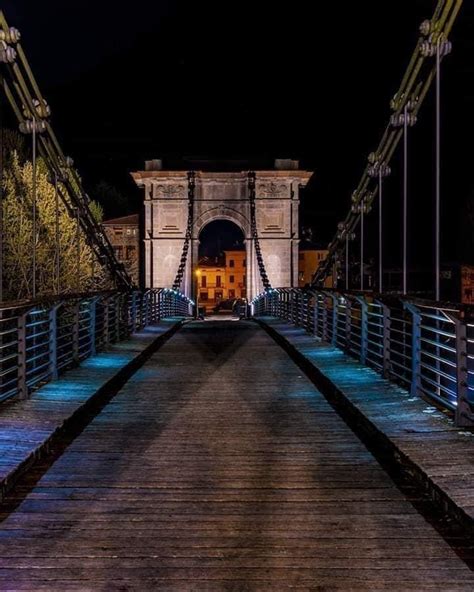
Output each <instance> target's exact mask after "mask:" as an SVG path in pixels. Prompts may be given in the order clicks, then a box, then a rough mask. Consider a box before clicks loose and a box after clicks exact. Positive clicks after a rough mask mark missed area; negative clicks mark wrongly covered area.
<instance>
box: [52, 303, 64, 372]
mask: <svg viewBox="0 0 474 592" xmlns="http://www.w3.org/2000/svg"><path fill="white" fill-rule="evenodd" d="M61 306H62V303H60V304H57V305H56V306H53V307H51V308H50V310H49V371H50V372H51V379H52V380H56V379H57V378H58V310H59V308H60V307H61Z"/></svg>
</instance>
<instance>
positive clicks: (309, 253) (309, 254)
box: [298, 245, 333, 288]
mask: <svg viewBox="0 0 474 592" xmlns="http://www.w3.org/2000/svg"><path fill="white" fill-rule="evenodd" d="M327 256H328V250H327V249H320V248H315V247H311V246H304V245H303V246H300V250H299V254H298V286H299V287H300V288H304V286H306V285H307V284H311V279H312V278H313V275H314V272H315V271H316V269H317V268H318V267H319V265H320V263H322V262H323V261H324V260H325V259H326V257H327ZM324 287H325V288H332V287H333V278H332V276H329V277H328V278H326V281H325V283H324Z"/></svg>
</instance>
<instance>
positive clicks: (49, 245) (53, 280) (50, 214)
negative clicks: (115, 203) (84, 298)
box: [3, 148, 106, 300]
mask: <svg viewBox="0 0 474 592" xmlns="http://www.w3.org/2000/svg"><path fill="white" fill-rule="evenodd" d="M36 187H37V192H36V231H35V235H34V236H33V167H32V164H31V162H29V161H27V160H24V159H23V155H22V152H21V150H17V149H16V148H14V149H13V150H12V151H11V152H10V153H9V154H8V157H7V160H6V163H5V169H4V197H3V218H4V237H3V242H4V259H3V262H4V267H3V277H4V289H5V296H6V298H8V299H12V300H17V299H24V298H25V299H28V298H31V297H32V295H33V246H34V250H35V253H36V266H35V268H36V294H37V296H44V295H49V294H54V293H56V292H57V291H58V287H59V292H60V293H72V292H82V291H88V290H91V289H94V288H97V287H104V282H105V281H106V280H105V274H104V271H103V270H102V269H101V268H100V266H99V265H98V264H96V263H95V261H94V260H95V255H94V253H93V251H92V249H91V248H90V246H89V245H88V244H87V242H86V238H85V236H84V234H83V232H82V231H81V229H80V228H79V229H78V222H77V220H76V219H75V218H74V217H72V216H70V215H69V213H68V210H67V209H66V206H65V205H64V203H63V202H62V201H61V200H59V203H58V212H57V215H56V192H55V188H54V186H53V185H52V184H51V183H50V182H49V180H48V170H47V167H46V165H45V163H44V162H43V161H42V160H41V159H38V161H37V171H36ZM91 205H92V211H93V215H94V217H96V219H97V220H98V221H99V222H100V220H101V217H102V208H101V207H100V206H99V204H96V203H94V202H92V204H91ZM56 221H57V223H58V228H59V233H58V234H59V242H57V240H56V230H57V226H56ZM58 258H59V261H58ZM58 262H59V278H58V273H57V268H58Z"/></svg>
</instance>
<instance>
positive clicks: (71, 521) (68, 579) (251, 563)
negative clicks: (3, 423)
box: [0, 322, 474, 592]
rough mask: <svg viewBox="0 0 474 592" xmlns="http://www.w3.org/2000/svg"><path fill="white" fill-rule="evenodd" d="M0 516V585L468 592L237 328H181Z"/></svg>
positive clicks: (441, 550)
mask: <svg viewBox="0 0 474 592" xmlns="http://www.w3.org/2000/svg"><path fill="white" fill-rule="evenodd" d="M35 479H37V482H35ZM30 488H32V489H31V491H30ZM18 504H19V505H18ZM5 510H6V512H5V513H4V514H3V515H2V516H1V517H2V518H3V521H2V522H1V523H0V590H15V591H20V590H29V591H35V592H36V591H48V592H55V591H61V592H64V591H68V592H75V591H79V590H80V591H81V592H85V591H94V592H95V591H98V590H107V591H109V590H111V591H115V590H117V591H118V590H122V591H123V590H140V591H144V590H150V591H151V590H160V591H162V590H163V591H169V590H180V591H188V590H189V591H191V590H198V591H205V592H217V591H219V592H221V591H227V590H232V591H244V590H245V591H253V590H258V591H260V590H278V591H279V590H286V589H297V590H320V591H322V590H325V591H326V590H327V591H341V592H342V591H344V592H347V591H349V590H350V591H362V590H367V591H369V590H370V591H374V590H377V591H379V590H390V591H392V592H402V591H403V592H407V591H416V592H423V591H425V590H426V591H428V590H439V591H443V592H446V591H447V590H449V591H452V592H456V591H463V592H464V591H465V592H467V591H468V590H469V591H471V590H473V589H474V576H473V575H472V573H471V572H470V570H469V569H468V568H467V566H466V565H465V564H464V563H463V562H462V561H461V560H460V559H459V558H458V557H457V556H456V555H455V553H454V552H453V551H452V549H451V548H450V547H449V546H448V545H447V543H446V542H445V541H444V540H443V539H442V538H441V537H440V536H439V535H438V534H437V533H436V531H435V530H434V529H433V527H432V526H430V525H429V524H428V523H427V522H426V521H425V520H424V518H423V517H422V516H421V515H419V514H418V513H417V511H416V510H415V509H414V507H413V505H412V504H411V503H410V501H408V500H407V499H406V498H405V497H404V496H403V495H402V494H401V493H400V491H399V490H398V489H397V487H396V486H395V484H394V483H393V482H392V481H391V480H390V478H389V477H388V476H387V474H386V473H385V472H384V471H383V469H382V468H381V467H380V465H379V464H378V463H377V462H376V460H375V459H374V458H373V457H372V455H371V454H370V453H369V452H368V451H367V449H366V448H365V447H364V446H363V444H362V443H361V442H360V441H359V440H358V439H357V437H356V436H355V435H354V434H353V433H352V431H351V430H350V429H349V428H348V427H347V426H346V424H345V423H344V422H343V421H342V420H341V419H340V418H339V416H338V415H337V414H336V413H335V412H334V411H333V410H332V408H331V407H330V406H329V404H328V403H327V402H326V400H325V399H324V398H323V396H322V395H321V394H320V393H319V392H318V391H317V390H316V389H315V388H314V386H313V385H312V383H311V382H310V381H309V380H308V379H306V378H305V376H303V375H302V373H301V371H300V370H299V369H298V367H297V366H296V365H295V364H294V363H293V362H292V361H291V360H290V359H289V357H288V355H287V354H286V353H285V352H284V351H283V350H282V349H281V348H280V347H279V346H277V345H276V344H275V343H274V342H273V341H272V339H271V338H270V337H269V336H268V335H267V334H266V333H265V332H264V331H263V330H262V329H260V328H258V327H257V326H255V325H254V324H252V323H250V322H249V323H245V322H226V323H225V322H223V323H218V322H217V323H191V324H189V325H186V326H185V327H184V328H183V329H182V330H181V331H180V332H178V333H177V334H176V335H175V336H174V337H173V338H172V339H171V340H170V341H169V342H168V343H167V344H166V345H164V346H163V347H162V348H161V349H160V350H159V351H158V352H157V353H155V354H153V356H152V357H151V358H150V359H149V361H148V362H146V363H145V365H144V366H143V367H142V368H141V369H140V370H138V371H137V372H136V374H135V375H134V376H133V377H132V378H131V379H130V380H129V381H128V382H127V384H126V385H125V386H124V387H123V388H122V390H121V391H120V392H119V393H118V394H117V395H116V396H115V398H114V399H113V400H112V401H111V402H110V403H109V404H108V405H107V406H106V407H105V408H104V410H103V411H102V412H101V413H100V414H99V415H98V416H97V417H96V418H95V419H94V420H93V421H92V422H91V423H90V424H89V425H88V427H87V428H86V429H85V430H84V431H83V433H82V434H81V435H79V436H78V437H77V438H76V439H75V440H74V442H73V443H72V444H71V445H70V446H69V447H68V448H67V449H66V451H65V452H64V454H63V455H62V456H61V457H60V458H59V459H58V460H57V461H56V462H55V463H54V464H53V466H52V467H50V468H49V469H47V470H46V472H44V471H42V469H41V467H39V468H38V470H37V471H36V472H35V473H34V474H33V475H32V476H31V481H30V482H24V483H23V484H22V486H21V487H19V488H17V489H16V490H15V493H14V494H13V495H11V496H10V497H9V498H8V500H7V505H6V507H5Z"/></svg>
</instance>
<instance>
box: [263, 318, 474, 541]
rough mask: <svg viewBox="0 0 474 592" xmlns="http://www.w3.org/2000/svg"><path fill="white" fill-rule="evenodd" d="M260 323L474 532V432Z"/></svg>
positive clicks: (280, 328) (327, 351)
mask: <svg viewBox="0 0 474 592" xmlns="http://www.w3.org/2000/svg"><path fill="white" fill-rule="evenodd" d="M262 321H263V322H264V323H265V325H266V326H268V327H270V328H271V329H272V330H273V331H275V332H276V334H277V335H278V336H280V338H283V340H284V341H285V342H286V343H287V344H289V345H290V347H291V348H294V350H295V351H296V352H297V355H298V354H299V355H300V356H301V357H302V359H303V360H305V361H306V362H309V364H310V365H311V366H312V367H314V368H316V369H317V370H318V371H319V372H320V373H321V374H322V376H323V377H324V381H325V383H326V384H327V389H328V390H329V391H331V392H333V393H337V395H336V398H337V399H338V401H339V402H340V403H341V405H342V406H343V407H345V409H346V410H347V412H348V413H349V414H350V415H351V416H355V417H356V418H357V421H358V422H359V423H360V424H363V425H365V427H366V428H367V429H368V430H370V431H371V432H374V433H377V434H378V435H379V436H380V438H379V439H380V441H381V442H383V443H384V444H386V445H387V446H389V447H390V448H391V449H392V453H393V454H394V455H395V456H396V457H397V458H399V459H401V462H402V464H403V465H405V466H406V467H408V468H409V470H410V472H411V473H412V474H415V475H416V477H417V478H418V480H419V481H421V482H423V484H424V486H426V487H427V488H428V489H429V490H430V491H431V492H432V494H433V495H434V496H435V498H436V499H437V500H438V502H439V505H440V506H444V507H446V508H448V510H449V513H450V514H452V515H454V516H455V517H456V519H458V520H460V521H461V522H463V523H464V525H465V526H466V527H467V528H468V529H469V530H470V531H471V532H474V490H473V487H472V484H473V483H474V455H473V450H474V432H473V431H472V430H463V429H460V428H456V427H455V426H454V425H453V422H452V420H451V418H449V417H448V416H447V415H446V414H445V413H443V412H442V411H439V410H437V409H436V408H435V407H433V406H432V405H429V404H428V403H427V402H425V401H424V400H423V399H421V398H420V397H413V396H411V395H410V393H408V392H407V391H406V390H404V389H403V388H400V387H398V386H397V385H396V384H394V383H393V382H389V381H388V380H385V379H384V378H382V377H381V376H380V374H378V373H377V372H375V371H374V370H372V369H370V368H367V367H366V366H363V365H361V364H359V363H358V362H357V361H356V360H355V359H354V358H353V357H350V356H348V355H346V354H344V353H343V352H342V351H341V350H340V349H338V348H336V347H333V346H331V345H328V344H327V343H321V342H319V341H317V340H316V339H315V338H314V337H312V336H311V335H308V334H307V333H306V332H305V331H303V330H302V329H300V328H298V327H295V326H293V325H289V324H288V323H285V322H283V321H280V320H276V319H274V318H264V319H262Z"/></svg>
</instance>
